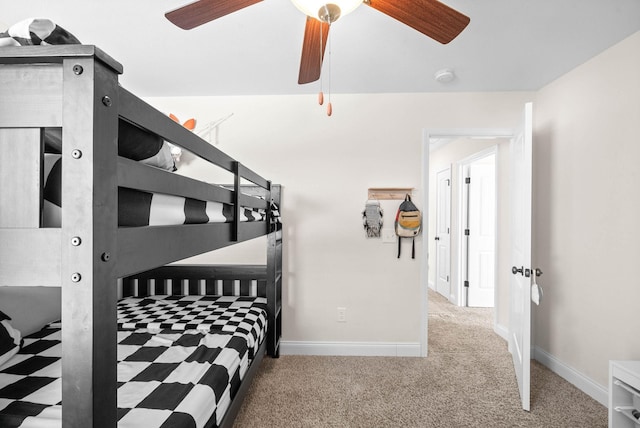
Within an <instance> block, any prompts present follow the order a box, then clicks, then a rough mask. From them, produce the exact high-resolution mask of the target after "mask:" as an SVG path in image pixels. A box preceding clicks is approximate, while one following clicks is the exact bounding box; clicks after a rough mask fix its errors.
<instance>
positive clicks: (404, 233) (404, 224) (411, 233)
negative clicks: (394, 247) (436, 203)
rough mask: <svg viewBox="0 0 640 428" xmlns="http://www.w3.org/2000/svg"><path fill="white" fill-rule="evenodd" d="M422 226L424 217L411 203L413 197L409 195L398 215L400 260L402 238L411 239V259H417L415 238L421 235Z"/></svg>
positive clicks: (397, 232) (397, 228)
mask: <svg viewBox="0 0 640 428" xmlns="http://www.w3.org/2000/svg"><path fill="white" fill-rule="evenodd" d="M421 226H422V215H421V214H420V210H419V209H418V208H417V207H416V206H415V205H414V204H413V202H411V196H409V195H408V194H407V196H406V197H405V198H404V201H403V202H402V203H401V204H400V207H398V212H397V213H396V223H395V228H396V235H397V236H398V258H400V249H401V247H402V245H401V243H402V238H411V240H412V243H411V245H412V247H411V258H412V259H415V258H416V242H415V237H416V235H417V234H418V233H420V228H421Z"/></svg>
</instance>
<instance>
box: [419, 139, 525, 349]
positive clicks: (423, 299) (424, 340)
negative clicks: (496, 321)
mask: <svg viewBox="0 0 640 428" xmlns="http://www.w3.org/2000/svg"><path fill="white" fill-rule="evenodd" d="M514 135H515V130H514V129H512V128H425V129H424V130H423V131H422V168H421V169H422V188H423V189H424V191H423V192H422V206H423V207H424V210H423V211H424V212H425V213H427V215H429V212H430V211H429V174H430V171H429V146H430V141H431V140H432V139H434V140H435V139H454V138H462V137H479V138H482V137H485V138H492V137H499V138H512V137H513V136H514ZM422 242H423V243H428V242H429V228H428V227H423V228H422ZM423 247H424V251H423V252H424V255H423V256H422V257H420V355H421V356H423V357H426V356H427V354H428V342H429V338H428V334H429V324H428V322H429V320H428V318H429V309H428V304H429V300H428V299H429V294H428V288H429V263H428V260H429V246H428V244H427V245H423ZM494 311H496V312H497V311H498V305H497V304H496V306H495V308H494Z"/></svg>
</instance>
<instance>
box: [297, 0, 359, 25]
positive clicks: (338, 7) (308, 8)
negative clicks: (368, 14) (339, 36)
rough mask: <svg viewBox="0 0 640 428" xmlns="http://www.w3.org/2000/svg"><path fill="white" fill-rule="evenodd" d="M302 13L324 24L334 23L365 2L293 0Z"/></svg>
mask: <svg viewBox="0 0 640 428" xmlns="http://www.w3.org/2000/svg"><path fill="white" fill-rule="evenodd" d="M291 1H292V2H293V4H294V5H295V7H297V8H298V9H299V10H300V11H301V12H302V13H304V14H305V15H307V16H310V17H312V18H315V19H318V20H320V21H322V22H326V23H329V24H331V23H333V22H335V21H337V20H338V18H340V17H341V16H345V15H347V14H348V13H351V12H353V11H354V10H355V9H356V8H357V7H358V6H360V5H361V4H362V2H363V0H332V1H331V3H327V0H291Z"/></svg>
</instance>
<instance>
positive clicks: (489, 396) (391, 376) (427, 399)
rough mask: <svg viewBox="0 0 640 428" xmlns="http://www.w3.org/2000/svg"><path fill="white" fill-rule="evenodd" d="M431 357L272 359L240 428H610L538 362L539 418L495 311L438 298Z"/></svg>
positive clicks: (433, 303)
mask: <svg viewBox="0 0 640 428" xmlns="http://www.w3.org/2000/svg"><path fill="white" fill-rule="evenodd" d="M429 309H430V315H429V356H428V357H427V358H406V357H404V358H392V357H316V356H281V357H280V358H279V359H271V358H269V357H265V359H264V360H263V363H262V367H261V368H260V372H259V373H258V376H257V377H256V379H255V381H254V383H253V385H252V387H251V389H250V392H249V394H248V396H247V398H246V400H245V403H244V405H243V406H242V409H241V411H240V413H239V415H238V417H237V419H236V423H235V427H236V428H242V427H265V428H266V427H274V428H275V427H485V428H490V427H541V428H542V427H544V428H547V427H562V428H564V427H584V428H592V427H593V428H596V427H606V426H607V409H606V408H605V407H603V406H602V405H600V404H599V403H597V402H596V401H594V400H593V399H591V398H590V397H588V396H587V395H585V394H584V393H582V392H581V391H579V390H578V389H577V388H575V387H574V386H572V385H571V384H569V383H568V382H566V381H564V380H563V379H561V378H560V377H559V376H557V375H555V374H554V373H552V372H550V371H549V370H548V369H546V368H545V367H544V366H542V365H540V364H538V363H536V362H535V361H533V362H532V367H531V372H532V373H531V374H532V391H531V394H532V398H531V412H525V411H523V410H522V409H521V407H520V399H519V395H518V390H517V384H516V379H515V375H514V374H513V367H512V363H511V355H510V354H509V352H508V351H507V346H506V343H505V342H504V340H502V339H501V338H499V337H498V336H497V335H496V334H495V333H494V332H493V329H492V325H491V311H490V310H487V309H468V308H457V307H455V306H453V305H450V304H449V303H448V302H447V301H446V300H445V299H442V298H441V297H440V296H438V295H435V294H430V301H429Z"/></svg>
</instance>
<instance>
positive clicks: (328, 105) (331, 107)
mask: <svg viewBox="0 0 640 428" xmlns="http://www.w3.org/2000/svg"><path fill="white" fill-rule="evenodd" d="M331 39H333V37H329V38H328V40H327V42H329V66H328V70H327V72H328V74H329V77H328V78H327V79H328V80H329V85H328V86H329V89H328V91H329V92H328V93H329V102H328V103H327V116H331V114H332V113H333V106H332V105H331Z"/></svg>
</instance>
